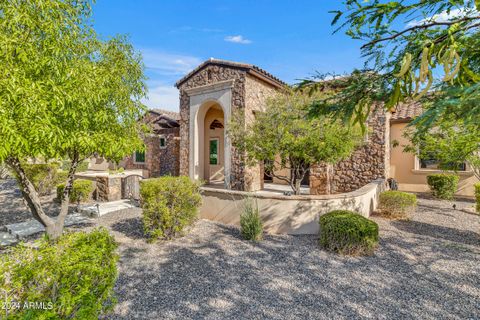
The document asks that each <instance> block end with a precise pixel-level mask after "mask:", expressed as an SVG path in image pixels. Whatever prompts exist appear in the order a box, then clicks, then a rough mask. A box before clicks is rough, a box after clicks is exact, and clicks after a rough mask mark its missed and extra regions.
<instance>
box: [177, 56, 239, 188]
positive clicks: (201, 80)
mask: <svg viewBox="0 0 480 320" xmlns="http://www.w3.org/2000/svg"><path fill="white" fill-rule="evenodd" d="M245 78H246V71H245V70H242V69H237V68H229V67H224V66H219V65H207V66H206V67H205V68H203V69H201V70H199V71H198V72H197V73H196V74H194V75H193V76H192V77H191V78H189V79H188V80H187V81H185V82H184V83H182V84H181V85H180V86H179V88H178V89H179V91H180V175H186V176H188V174H189V172H188V168H189V154H188V153H189V145H190V137H189V121H190V119H189V118H190V97H189V96H188V94H187V93H186V92H185V90H186V89H190V88H196V87H199V86H204V85H208V84H213V83H216V82H220V81H225V80H235V81H234V85H233V88H232V111H235V110H239V109H244V108H245ZM231 163H232V167H231V173H230V181H231V186H230V187H231V188H232V189H237V190H243V188H244V163H243V161H242V159H241V156H240V154H239V153H238V152H237V151H236V150H235V148H234V147H232V161H231Z"/></svg>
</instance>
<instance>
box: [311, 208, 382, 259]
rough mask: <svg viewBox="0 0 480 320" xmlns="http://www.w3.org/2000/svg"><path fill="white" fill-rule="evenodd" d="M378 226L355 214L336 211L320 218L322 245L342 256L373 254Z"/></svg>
mask: <svg viewBox="0 0 480 320" xmlns="http://www.w3.org/2000/svg"><path fill="white" fill-rule="evenodd" d="M377 244H378V225H377V224H376V223H375V222H374V221H372V220H369V219H367V218H365V217H363V216H361V215H359V214H357V213H355V212H352V211H347V210H335V211H332V212H329V213H327V214H325V215H323V216H321V217H320V245H321V246H322V247H323V248H325V249H326V250H329V251H334V252H338V253H340V254H348V255H361V254H371V253H373V251H374V249H375V247H376V246H377Z"/></svg>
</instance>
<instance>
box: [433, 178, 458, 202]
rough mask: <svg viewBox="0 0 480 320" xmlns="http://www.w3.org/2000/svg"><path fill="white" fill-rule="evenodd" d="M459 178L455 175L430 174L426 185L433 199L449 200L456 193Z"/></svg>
mask: <svg viewBox="0 0 480 320" xmlns="http://www.w3.org/2000/svg"><path fill="white" fill-rule="evenodd" d="M458 180H459V177H458V176H457V175H455V174H446V173H439V174H431V175H428V176H427V183H428V185H429V187H430V189H431V190H432V194H433V196H434V197H436V198H439V199H445V200H451V199H453V196H454V194H455V191H457V186H458Z"/></svg>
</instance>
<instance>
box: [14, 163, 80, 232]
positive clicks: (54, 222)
mask: <svg viewBox="0 0 480 320" xmlns="http://www.w3.org/2000/svg"><path fill="white" fill-rule="evenodd" d="M6 163H7V165H8V166H10V167H11V168H12V170H13V171H14V172H15V174H16V176H17V181H18V183H19V184H20V188H21V190H22V196H23V198H24V199H25V201H26V202H27V205H28V207H29V208H30V211H31V212H32V215H33V217H34V218H35V220H37V221H38V222H40V223H41V224H42V225H43V226H44V227H45V232H46V233H47V235H48V237H49V238H50V239H52V240H55V239H57V238H58V237H59V236H61V235H62V232H63V226H64V224H65V217H66V216H67V213H68V205H69V198H70V191H71V190H72V187H73V176H74V174H75V170H76V169H77V166H78V163H79V159H78V154H75V156H74V157H73V159H72V165H71V167H70V171H69V172H68V179H67V183H66V185H65V189H64V191H63V198H62V203H61V208H60V214H59V215H58V217H57V219H52V218H50V217H49V216H47V215H46V214H45V212H44V211H43V208H42V204H41V202H40V197H39V196H38V192H37V190H35V187H34V186H33V184H32V183H31V181H30V180H29V179H28V177H27V175H26V174H25V171H24V169H23V167H22V164H21V163H20V160H19V159H18V158H15V157H9V158H7V160H6Z"/></svg>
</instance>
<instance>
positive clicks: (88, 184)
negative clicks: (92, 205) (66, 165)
mask: <svg viewBox="0 0 480 320" xmlns="http://www.w3.org/2000/svg"><path fill="white" fill-rule="evenodd" d="M64 189H65V184H59V185H58V186H57V200H58V201H59V202H61V201H62V197H63V190H64ZM94 190H95V187H94V185H93V182H92V181H90V180H84V179H78V180H75V181H73V187H72V191H70V201H71V202H72V203H80V202H87V201H88V200H89V199H90V196H91V194H92V192H93V191H94Z"/></svg>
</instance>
